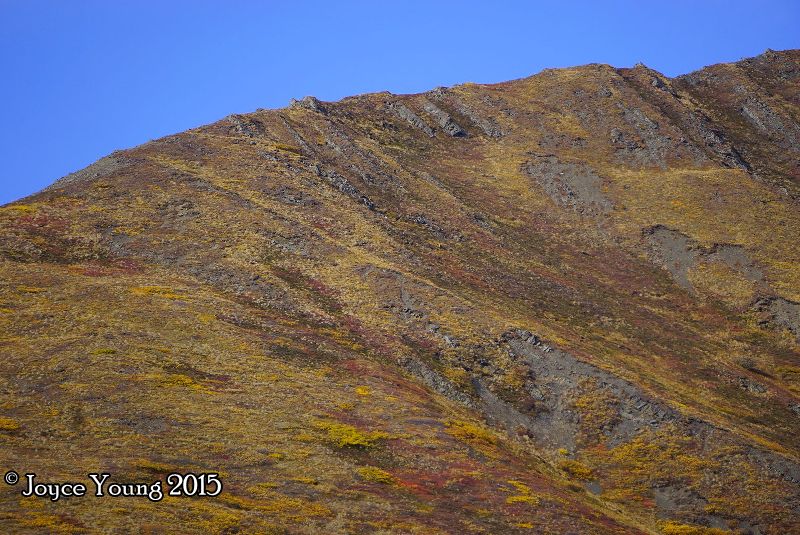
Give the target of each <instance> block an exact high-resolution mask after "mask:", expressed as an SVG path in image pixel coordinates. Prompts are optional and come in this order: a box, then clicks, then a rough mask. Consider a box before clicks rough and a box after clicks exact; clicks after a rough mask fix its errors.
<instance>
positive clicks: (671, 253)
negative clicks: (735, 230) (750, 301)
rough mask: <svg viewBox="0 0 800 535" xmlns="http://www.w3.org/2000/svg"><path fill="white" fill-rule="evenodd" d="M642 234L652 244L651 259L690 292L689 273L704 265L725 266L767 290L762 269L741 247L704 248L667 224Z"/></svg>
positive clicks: (645, 230)
mask: <svg viewBox="0 0 800 535" xmlns="http://www.w3.org/2000/svg"><path fill="white" fill-rule="evenodd" d="M642 234H643V237H644V238H645V240H646V241H647V242H648V243H649V244H650V247H651V259H652V260H653V261H654V262H655V263H657V264H659V265H661V266H662V267H663V268H664V269H666V270H667V271H669V273H670V274H671V275H672V278H673V279H674V280H675V282H677V283H678V284H679V285H680V286H681V287H683V288H685V289H687V290H693V289H694V288H693V287H692V283H691V282H690V281H689V270H690V269H693V268H695V267H697V265H698V264H699V263H701V262H706V263H708V262H720V263H723V264H725V265H727V266H728V267H730V268H731V269H733V270H735V271H737V272H738V273H740V274H741V275H742V276H744V277H745V278H746V279H747V280H749V281H751V282H756V283H759V284H760V285H761V286H764V288H767V285H766V283H765V281H764V274H763V272H762V270H761V268H760V267H759V266H758V265H757V264H756V263H755V262H753V260H752V259H751V258H750V256H749V255H748V254H747V251H745V249H744V248H743V247H742V246H740V245H732V244H725V243H723V244H715V245H714V246H712V247H703V246H701V245H700V244H698V243H697V241H695V240H694V239H692V238H690V237H689V236H687V235H685V234H683V233H682V232H679V231H677V230H673V229H670V228H667V227H665V226H663V225H656V226H653V227H649V228H646V229H644V230H643V231H642Z"/></svg>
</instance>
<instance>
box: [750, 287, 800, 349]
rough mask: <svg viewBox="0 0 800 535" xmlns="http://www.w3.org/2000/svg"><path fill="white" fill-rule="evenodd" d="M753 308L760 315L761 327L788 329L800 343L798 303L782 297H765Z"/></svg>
mask: <svg viewBox="0 0 800 535" xmlns="http://www.w3.org/2000/svg"><path fill="white" fill-rule="evenodd" d="M753 308H754V309H755V310H756V311H757V312H760V313H761V314H762V317H761V319H760V320H759V323H760V324H761V325H763V326H768V327H779V328H781V327H782V328H785V329H788V330H789V331H791V333H792V334H793V335H794V336H795V338H797V341H798V342H800V303H795V302H794V301H789V300H788V299H784V298H782V297H765V298H763V299H760V300H759V301H757V302H756V304H755V305H754V307H753Z"/></svg>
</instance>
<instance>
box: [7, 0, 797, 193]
mask: <svg viewBox="0 0 800 535" xmlns="http://www.w3.org/2000/svg"><path fill="white" fill-rule="evenodd" d="M798 47H800V2H798V1H797V0H790V1H764V0H761V1H752V2H742V1H702V0H694V1H682V0H672V1H658V2H656V1H641V0H640V1H630V2H622V1H618V2H599V1H598V2H589V1H587V2H568V1H563V0H562V1H552V2H534V1H528V2H511V1H509V2H503V1H498V0H494V1H491V2H490V1H481V2H472V1H466V0H462V1H442V2H435V1H434V0H429V1H420V2H417V1H396V2H384V1H380V0H372V1H367V0H365V1H360V2H355V1H346V0H338V1H333V0H332V1H330V2H324V3H323V2H303V1H297V0H286V1H281V2H278V1H274V2H269V1H261V2H255V1H250V2H246V1H241V0H239V1H236V0H228V1H222V0H220V1H218V2H209V1H203V0H191V1H168V0H159V1H155V0H106V1H89V0H71V1H67V0H62V1H49V2H48V1H39V0H0V73H2V74H1V75H0V76H1V77H0V114H2V116H1V118H2V122H1V123H0V158H2V161H1V162H0V204H2V203H5V202H8V201H11V200H13V199H17V198H19V197H22V196H25V195H28V194H30V193H32V192H35V191H37V190H39V189H41V188H42V187H44V186H46V185H47V184H49V183H51V182H53V181H54V180H55V179H57V178H59V177H61V176H63V175H65V174H67V173H69V172H72V171H75V170H77V169H80V168H82V167H85V166H86V165H88V164H90V163H91V162H93V161H95V160H97V159H98V158H100V157H101V156H103V155H105V154H108V153H109V152H111V151H113V150H115V149H120V148H126V147H130V146H134V145H138V144H140V143H143V142H146V141H148V140H150V139H155V138H158V137H161V136H164V135H166V134H170V133H173V132H177V131H181V130H185V129H187V128H191V127H193V126H198V125H201V124H204V123H208V122H212V121H215V120H217V119H219V118H221V117H224V116H225V115H228V114H230V113H234V112H247V111H252V110H254V109H256V108H260V107H262V108H271V107H282V106H285V105H286V104H287V103H288V101H289V99H290V98H292V97H302V96H304V95H309V94H310V95H315V96H317V97H319V98H321V99H323V100H334V99H339V98H341V97H344V96H347V95H352V94H357V93H363V92H368V91H381V90H389V91H392V92H395V93H409V92H417V91H423V90H426V89H430V88H433V87H435V86H438V85H452V84H456V83H461V82H466V81H472V82H499V81H503V80H508V79H512V78H519V77H522V76H528V75H530V74H533V73H535V72H538V71H540V70H541V69H543V68H547V67H563V66H570V65H577V64H583V63H591V62H602V63H610V64H613V65H616V66H630V65H633V64H634V63H636V62H638V61H641V62H644V63H646V64H647V65H649V66H651V67H653V68H655V69H657V70H660V71H661V72H663V73H665V74H668V75H676V74H682V73H685V72H688V71H691V70H694V69H697V68H699V67H701V66H704V65H707V64H711V63H718V62H722V61H735V60H738V59H740V58H742V57H746V56H752V55H756V54H760V53H761V52H763V51H764V49H766V48H773V49H786V48H798Z"/></svg>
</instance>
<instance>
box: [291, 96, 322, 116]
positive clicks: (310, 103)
mask: <svg viewBox="0 0 800 535" xmlns="http://www.w3.org/2000/svg"><path fill="white" fill-rule="evenodd" d="M289 106H290V107H292V108H304V109H307V110H311V111H315V112H318V113H321V114H323V115H325V114H327V113H328V110H327V108H326V107H325V105H323V104H322V102H320V100H319V99H318V98H316V97H312V96H310V95H309V96H307V97H303V98H301V99H300V100H297V99H292V100H291V102H290V104H289Z"/></svg>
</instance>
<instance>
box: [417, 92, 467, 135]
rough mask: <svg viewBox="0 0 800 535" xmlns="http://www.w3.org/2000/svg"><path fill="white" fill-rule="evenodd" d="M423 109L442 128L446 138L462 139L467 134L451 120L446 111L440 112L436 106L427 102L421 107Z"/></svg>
mask: <svg viewBox="0 0 800 535" xmlns="http://www.w3.org/2000/svg"><path fill="white" fill-rule="evenodd" d="M423 109H424V110H425V111H426V112H428V114H429V115H430V116H431V117H433V118H434V119H436V122H438V123H439V126H441V127H442V130H443V131H444V133H445V134H447V135H448V136H453V137H464V136H466V135H467V132H466V131H465V130H464V129H463V128H461V127H460V126H459V125H458V124H457V123H456V122H455V121H454V120H453V118H452V117H450V114H449V113H447V112H446V111H444V110H442V109H441V108H439V107H438V106H436V105H435V104H434V103H432V102H429V101H425V104H424V105H423Z"/></svg>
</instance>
